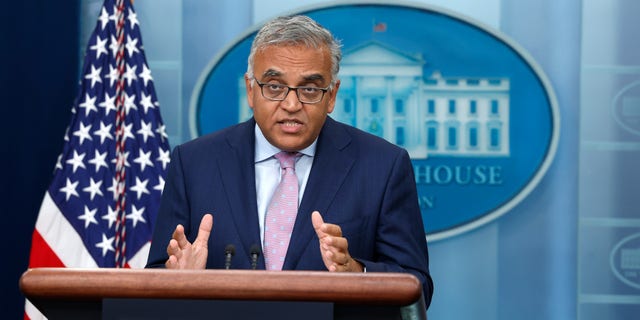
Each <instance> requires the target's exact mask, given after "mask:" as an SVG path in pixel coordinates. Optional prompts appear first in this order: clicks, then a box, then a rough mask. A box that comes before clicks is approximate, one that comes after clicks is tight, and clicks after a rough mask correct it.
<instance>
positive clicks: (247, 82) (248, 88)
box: [244, 73, 255, 109]
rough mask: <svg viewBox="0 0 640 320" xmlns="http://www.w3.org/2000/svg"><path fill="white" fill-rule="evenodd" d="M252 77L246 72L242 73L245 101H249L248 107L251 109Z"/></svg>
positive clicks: (253, 91)
mask: <svg viewBox="0 0 640 320" xmlns="http://www.w3.org/2000/svg"><path fill="white" fill-rule="evenodd" d="M251 82H252V79H251V78H250V77H249V75H248V74H246V73H245V74H244V86H245V89H246V91H247V102H248V103H249V107H250V108H251V109H253V94H254V93H255V90H253V86H252V85H251Z"/></svg>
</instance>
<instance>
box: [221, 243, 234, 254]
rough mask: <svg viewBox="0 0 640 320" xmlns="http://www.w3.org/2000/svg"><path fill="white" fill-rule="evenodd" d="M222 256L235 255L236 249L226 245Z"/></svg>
mask: <svg viewBox="0 0 640 320" xmlns="http://www.w3.org/2000/svg"><path fill="white" fill-rule="evenodd" d="M224 254H227V255H234V254H236V247H235V246H234V245H232V244H228V245H227V246H226V247H225V248H224Z"/></svg>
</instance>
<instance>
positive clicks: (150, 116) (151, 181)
mask: <svg viewBox="0 0 640 320" xmlns="http://www.w3.org/2000/svg"><path fill="white" fill-rule="evenodd" d="M158 107H159V104H158V101H157V98H156V92H155V89H154V86H153V78H152V76H151V72H150V70H149V67H148V65H147V63H146V58H145V55H144V50H143V46H142V39H141V37H140V24H139V21H138V18H137V16H136V13H135V11H134V10H133V7H132V5H131V3H130V1H129V0H105V1H104V4H103V6H102V8H101V11H100V16H99V17H98V22H97V24H96V27H95V30H94V31H93V33H92V35H91V37H90V39H89V44H88V45H87V49H86V51H85V59H84V66H83V73H82V76H81V79H80V84H79V92H78V95H77V97H76V100H75V102H74V105H73V107H72V110H71V121H70V124H69V127H68V128H67V132H66V134H65V136H64V141H65V143H64V147H63V150H62V153H61V154H60V156H59V157H58V161H57V163H56V165H55V169H54V177H53V181H52V182H51V185H50V186H49V188H48V190H47V192H46V193H45V196H44V200H43V201H42V205H41V207H40V211H39V214H38V219H37V222H36V227H35V231H34V233H33V240H32V247H31V256H30V261H29V267H30V268H37V267H78V268H80V267H82V268H99V267H133V268H141V267H144V265H145V263H146V259H147V254H148V251H149V246H150V239H151V233H152V230H153V226H154V222H155V219H156V215H157V212H158V206H159V203H160V196H161V193H162V190H163V188H164V177H165V175H166V169H167V165H168V163H169V144H168V141H167V134H166V132H165V126H164V124H163V122H162V119H161V117H160V111H159V109H158ZM25 311H26V316H28V317H30V318H32V319H34V318H39V317H41V315H39V313H38V312H37V310H36V309H34V308H33V306H32V305H31V304H30V303H29V302H28V301H27V305H26V310H25Z"/></svg>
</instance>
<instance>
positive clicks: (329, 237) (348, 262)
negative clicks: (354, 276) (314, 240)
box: [311, 211, 364, 272]
mask: <svg viewBox="0 0 640 320" xmlns="http://www.w3.org/2000/svg"><path fill="white" fill-rule="evenodd" d="M311 222H312V223H313V228H314V229H315V230H316V234H317V235H318V239H319V240H320V254H321V255H322V261H323V262H324V265H325V266H326V267H327V269H328V270H329V271H331V272H335V271H340V272H363V271H364V268H363V266H362V265H361V264H360V262H358V261H356V260H354V259H353V258H352V257H351V255H350V254H349V250H348V248H349V243H348V241H347V239H346V238H344V237H343V236H342V229H340V226H339V225H335V224H331V223H325V222H324V220H323V219H322V216H321V215H320V212H318V211H314V212H313V213H312V214H311Z"/></svg>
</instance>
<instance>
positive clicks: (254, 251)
mask: <svg viewBox="0 0 640 320" xmlns="http://www.w3.org/2000/svg"><path fill="white" fill-rule="evenodd" d="M250 252H251V269H253V270H255V269H256V266H257V265H258V256H260V247H259V246H258V245H257V244H254V245H252V246H251V249H250Z"/></svg>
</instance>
